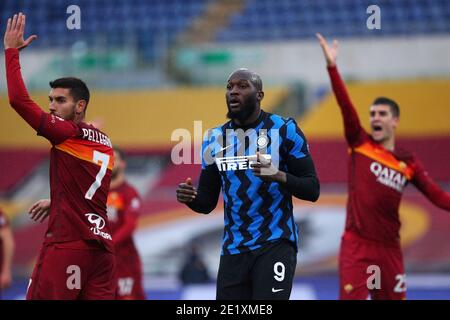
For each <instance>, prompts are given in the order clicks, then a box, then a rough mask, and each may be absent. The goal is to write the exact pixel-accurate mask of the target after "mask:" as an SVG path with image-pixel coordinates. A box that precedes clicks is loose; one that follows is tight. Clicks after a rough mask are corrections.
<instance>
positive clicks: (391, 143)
mask: <svg viewBox="0 0 450 320" xmlns="http://www.w3.org/2000/svg"><path fill="white" fill-rule="evenodd" d="M381 145H382V146H383V148H385V149H386V150H389V151H394V149H395V138H394V137H392V138H389V139H386V140H384V141H382V142H381Z"/></svg>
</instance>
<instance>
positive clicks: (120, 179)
mask: <svg viewBox="0 0 450 320" xmlns="http://www.w3.org/2000/svg"><path fill="white" fill-rule="evenodd" d="M124 182H125V174H124V173H119V174H118V175H117V176H116V177H115V178H114V179H111V182H110V184H109V188H110V189H115V188H117V187H119V186H120V185H121V184H122V183H124Z"/></svg>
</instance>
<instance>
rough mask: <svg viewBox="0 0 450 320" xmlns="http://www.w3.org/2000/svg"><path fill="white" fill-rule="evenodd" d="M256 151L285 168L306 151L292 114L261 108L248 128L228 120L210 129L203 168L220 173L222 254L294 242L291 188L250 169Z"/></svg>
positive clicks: (305, 155)
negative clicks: (270, 244)
mask: <svg viewBox="0 0 450 320" xmlns="http://www.w3.org/2000/svg"><path fill="white" fill-rule="evenodd" d="M256 152H259V153H260V154H261V156H264V157H265V158H266V159H267V160H270V161H272V164H273V165H274V166H276V167H277V168H278V169H279V170H281V171H284V172H289V171H290V169H289V168H288V163H289V161H290V160H293V159H301V158H304V157H307V156H309V150H308V145H307V142H306V139H305V136H304V135H303V133H302V132H301V130H300V129H299V128H298V126H297V124H296V122H295V121H294V120H293V119H291V118H283V117H281V116H278V115H275V114H270V113H266V112H264V111H261V113H260V115H259V117H258V119H257V120H256V121H255V122H254V123H253V124H251V125H249V126H247V127H244V128H243V127H237V126H236V124H235V123H234V122H233V121H229V122H227V123H225V124H224V125H222V126H221V127H217V128H214V129H212V130H210V131H209V134H208V136H207V138H206V139H205V140H204V143H203V147H202V160H203V163H202V169H203V170H212V171H214V172H215V174H216V175H217V176H219V177H220V181H221V183H220V184H221V189H222V195H223V199H224V211H225V212H224V220H225V229H224V235H223V242H222V245H223V246H222V254H237V253H242V252H247V251H250V250H255V249H257V248H260V247H261V246H263V245H264V244H267V243H270V242H272V241H275V240H280V239H285V240H287V241H290V242H292V243H293V244H294V245H295V246H297V242H298V227H297V225H296V223H295V221H294V217H293V213H292V209H293V208H292V193H291V192H289V191H288V190H287V188H286V186H283V185H281V184H279V183H278V182H264V181H263V180H262V179H261V178H259V177H257V176H255V175H254V174H253V172H252V170H251V168H250V165H251V163H252V162H255V161H256Z"/></svg>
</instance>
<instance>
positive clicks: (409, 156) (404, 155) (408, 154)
mask: <svg viewBox="0 0 450 320" xmlns="http://www.w3.org/2000/svg"><path fill="white" fill-rule="evenodd" d="M393 154H394V156H395V157H396V158H397V159H398V160H400V161H404V162H406V163H409V164H412V163H415V162H416V161H417V157H416V155H415V154H414V153H413V152H412V151H411V150H408V149H405V148H403V147H396V148H395V151H394V152H393Z"/></svg>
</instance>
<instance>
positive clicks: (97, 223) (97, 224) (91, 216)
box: [85, 213, 112, 240]
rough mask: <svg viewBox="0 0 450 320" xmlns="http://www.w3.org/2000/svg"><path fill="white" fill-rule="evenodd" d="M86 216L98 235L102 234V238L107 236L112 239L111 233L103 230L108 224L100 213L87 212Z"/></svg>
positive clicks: (93, 230) (93, 231)
mask: <svg viewBox="0 0 450 320" xmlns="http://www.w3.org/2000/svg"><path fill="white" fill-rule="evenodd" d="M85 216H86V217H87V219H88V221H89V223H90V224H92V225H93V226H92V227H91V229H90V230H91V231H92V233H94V234H95V235H96V236H101V237H102V238H105V239H107V240H112V238H111V235H110V234H109V233H106V232H103V231H101V230H102V229H103V228H104V227H105V226H106V221H105V219H103V218H102V217H100V216H99V215H98V214H95V213H86V214H85Z"/></svg>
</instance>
